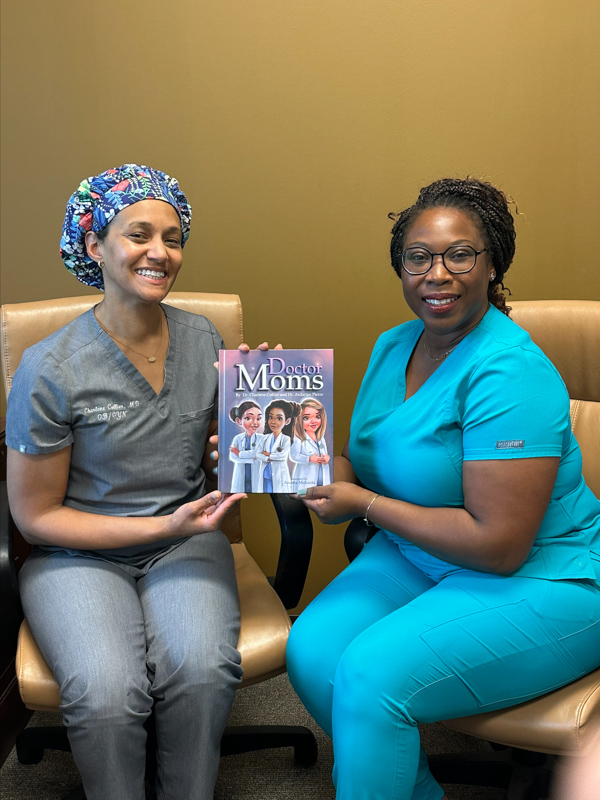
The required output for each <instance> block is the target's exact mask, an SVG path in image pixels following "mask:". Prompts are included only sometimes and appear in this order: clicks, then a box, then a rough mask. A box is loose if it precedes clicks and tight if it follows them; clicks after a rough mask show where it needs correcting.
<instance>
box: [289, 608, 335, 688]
mask: <svg viewBox="0 0 600 800" xmlns="http://www.w3.org/2000/svg"><path fill="white" fill-rule="evenodd" d="M324 656H325V653H324V652H323V649H322V648H321V647H320V640H319V634H318V631H317V630H316V629H315V626H314V625H313V624H311V619H310V615H306V616H305V615H304V614H302V615H300V617H298V619H297V620H296V622H295V623H294V624H293V626H292V629H291V631H290V635H289V637H288V642H287V648H286V666H287V671H288V676H289V679H290V682H291V684H292V686H294V688H295V689H296V691H298V689H299V687H300V686H302V684H303V683H304V682H305V681H306V682H307V683H308V684H309V685H312V684H313V683H314V682H315V681H316V680H318V679H319V676H320V675H323V674H324V673H325V672H326V665H325V663H324ZM329 677H330V676H329Z"/></svg>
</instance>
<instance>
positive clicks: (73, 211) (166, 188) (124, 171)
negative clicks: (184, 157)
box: [60, 164, 192, 289]
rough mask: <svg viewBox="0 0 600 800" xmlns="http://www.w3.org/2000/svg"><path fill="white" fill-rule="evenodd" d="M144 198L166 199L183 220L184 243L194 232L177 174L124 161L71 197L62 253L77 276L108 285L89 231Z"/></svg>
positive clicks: (82, 185) (98, 286)
mask: <svg viewBox="0 0 600 800" xmlns="http://www.w3.org/2000/svg"><path fill="white" fill-rule="evenodd" d="M140 200H164V201H165V202H167V203H170V204H171V205H172V206H173V208H174V209H175V211H177V213H178V214H179V219H180V220H181V234H182V247H183V245H185V243H186V241H187V238H188V236H189V235H190V222H191V219H192V207H191V206H190V204H189V203H188V201H187V198H186V196H185V195H184V193H183V192H182V191H181V189H180V188H179V184H178V183H177V181H176V180H175V178H171V177H170V176H169V175H166V174H165V173H164V172H160V171H159V170H157V169H150V167H144V166H140V165H138V164H123V166H122V167H117V168H116V169H108V170H106V172H102V173H101V174H100V175H96V176H95V177H94V176H92V177H90V178H87V180H84V181H82V182H81V183H80V185H79V188H78V189H77V191H76V192H74V193H73V194H72V195H71V197H70V198H69V202H68V203H67V212H66V214H65V222H64V225H63V231H62V236H61V239H60V255H61V258H62V260H63V261H64V262H65V265H66V267H67V269H68V270H69V272H72V273H73V275H75V277H76V278H77V280H79V281H81V282H82V283H86V284H87V285H88V286H94V287H95V288H96V289H104V280H103V278H102V270H101V269H100V267H99V266H98V264H96V262H95V261H93V260H92V259H91V258H90V257H89V255H88V252H87V249H86V246H85V235H86V233H87V232H88V231H96V232H99V231H102V230H104V228H106V226H107V225H108V224H109V223H110V222H112V220H113V219H114V218H115V217H116V215H117V214H118V213H119V211H122V210H123V209H124V208H126V207H127V206H131V205H133V204H134V203H139V201H140Z"/></svg>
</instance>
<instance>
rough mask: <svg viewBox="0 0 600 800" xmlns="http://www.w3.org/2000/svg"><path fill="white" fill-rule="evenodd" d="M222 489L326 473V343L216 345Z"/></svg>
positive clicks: (293, 486)
mask: <svg viewBox="0 0 600 800" xmlns="http://www.w3.org/2000/svg"><path fill="white" fill-rule="evenodd" d="M218 450H219V463H218V483H219V490H220V491H222V492H247V493H284V494H293V493H295V492H297V491H298V490H299V489H303V488H308V487H310V486H320V485H326V484H328V483H331V482H332V480H333V350H251V351H250V352H249V353H242V352H240V351H239V350H220V351H219V446H218Z"/></svg>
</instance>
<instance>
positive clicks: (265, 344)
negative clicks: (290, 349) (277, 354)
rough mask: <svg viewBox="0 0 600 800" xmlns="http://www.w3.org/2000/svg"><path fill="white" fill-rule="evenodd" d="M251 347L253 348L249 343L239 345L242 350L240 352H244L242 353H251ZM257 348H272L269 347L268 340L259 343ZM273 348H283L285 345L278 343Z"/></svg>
mask: <svg viewBox="0 0 600 800" xmlns="http://www.w3.org/2000/svg"><path fill="white" fill-rule="evenodd" d="M250 349H251V348H250V346H249V345H247V344H241V345H240V346H239V347H238V350H240V352H242V353H249V352H250ZM256 349H257V350H269V349H271V348H269V343H268V342H263V343H262V344H259V345H258V347H257V348H256ZM272 349H273V350H283V345H282V344H276V345H275V347H273V348H272Z"/></svg>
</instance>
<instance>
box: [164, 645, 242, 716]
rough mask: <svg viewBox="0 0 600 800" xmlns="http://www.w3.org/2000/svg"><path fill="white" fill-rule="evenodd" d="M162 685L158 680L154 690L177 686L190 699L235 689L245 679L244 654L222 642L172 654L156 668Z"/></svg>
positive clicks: (203, 700)
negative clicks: (242, 657)
mask: <svg viewBox="0 0 600 800" xmlns="http://www.w3.org/2000/svg"><path fill="white" fill-rule="evenodd" d="M159 673H160V674H161V675H162V677H161V678H160V686H159V685H157V683H156V682H155V686H154V689H155V690H156V689H158V690H159V693H160V691H161V687H162V689H164V690H165V691H167V690H168V689H171V690H173V689H175V688H176V689H177V691H178V692H179V693H182V694H185V695H188V696H189V697H190V698H191V699H195V698H198V699H199V698H200V697H201V698H202V699H201V702H202V703H204V704H205V703H206V701H207V698H210V697H211V696H216V695H220V694H222V693H223V692H227V691H229V692H231V693H232V695H233V691H234V689H235V687H236V686H237V685H238V683H239V682H240V681H241V679H242V667H241V656H240V653H239V651H238V650H237V649H236V648H235V647H233V646H232V645H230V644H228V643H226V642H221V643H219V644H215V645H213V646H212V647H209V648H206V649H204V650H201V649H193V648H189V649H187V648H186V650H185V651H184V652H182V653H180V654H179V656H178V657H177V658H173V654H172V653H171V654H169V658H168V660H167V661H166V662H165V663H163V664H162V665H160V666H159V667H158V668H157V673H156V675H157V677H159Z"/></svg>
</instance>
